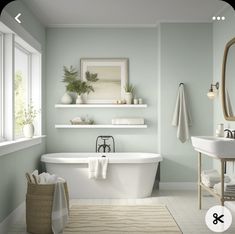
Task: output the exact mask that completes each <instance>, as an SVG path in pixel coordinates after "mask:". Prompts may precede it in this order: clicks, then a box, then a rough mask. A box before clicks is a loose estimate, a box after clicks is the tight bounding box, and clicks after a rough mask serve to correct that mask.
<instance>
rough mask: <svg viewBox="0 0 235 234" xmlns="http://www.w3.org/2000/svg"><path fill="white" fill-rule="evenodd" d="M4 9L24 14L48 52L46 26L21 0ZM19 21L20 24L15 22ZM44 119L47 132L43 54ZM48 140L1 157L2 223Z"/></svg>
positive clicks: (22, 196) (22, 195)
mask: <svg viewBox="0 0 235 234" xmlns="http://www.w3.org/2000/svg"><path fill="white" fill-rule="evenodd" d="M5 10H6V11H7V12H8V13H9V14H10V15H11V16H12V17H15V16H16V14H18V13H19V12H21V13H22V18H21V19H22V24H21V25H22V26H23V27H24V29H25V30H26V31H28V32H29V33H30V34H31V35H32V36H33V37H34V38H35V39H36V40H38V42H39V43H40V44H41V45H42V50H43V51H45V30H44V27H43V26H42V25H41V24H40V23H39V22H38V21H37V20H36V19H35V18H34V17H33V15H32V14H31V13H30V11H29V10H28V9H27V8H26V7H25V6H24V4H23V3H21V2H20V1H17V2H13V3H10V4H8V5H7V7H6V8H5ZM16 24H17V23H16ZM42 79H43V80H42V89H43V94H42V97H43V99H42V120H43V134H45V112H44V109H45V92H44V90H45V57H44V52H43V54H42ZM45 148H46V143H45V140H42V144H40V145H36V146H34V147H31V148H27V149H25V150H21V151H18V152H15V153H12V154H8V155H4V156H0V223H1V222H2V221H3V220H4V219H5V218H6V217H7V216H8V215H9V214H10V213H11V212H12V211H13V210H14V209H15V208H16V207H17V206H19V205H20V204H21V203H22V202H23V201H24V200H25V193H26V179H25V172H27V171H33V170H34V169H35V168H38V167H39V159H40V155H41V154H43V153H44V152H45Z"/></svg>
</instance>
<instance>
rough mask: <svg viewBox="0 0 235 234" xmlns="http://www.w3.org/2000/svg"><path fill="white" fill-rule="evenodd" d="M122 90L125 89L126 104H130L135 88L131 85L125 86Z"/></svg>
mask: <svg viewBox="0 0 235 234" xmlns="http://www.w3.org/2000/svg"><path fill="white" fill-rule="evenodd" d="M124 89H125V101H126V104H132V99H133V93H134V90H135V87H134V86H133V85H132V84H126V85H125V87H124Z"/></svg>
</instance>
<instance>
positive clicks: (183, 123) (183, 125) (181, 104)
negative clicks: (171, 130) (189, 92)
mask: <svg viewBox="0 0 235 234" xmlns="http://www.w3.org/2000/svg"><path fill="white" fill-rule="evenodd" d="M185 99H186V98H185V94H184V85H182V84H181V85H180V87H179V90H178V95H177V99H176V105H175V111H174V115H173V119H172V125H173V126H176V127H178V129H177V138H178V139H179V140H180V141H181V142H182V143H184V142H185V141H186V140H188V139H189V126H191V125H192V121H191V116H190V113H189V109H188V107H187V104H186V100H185Z"/></svg>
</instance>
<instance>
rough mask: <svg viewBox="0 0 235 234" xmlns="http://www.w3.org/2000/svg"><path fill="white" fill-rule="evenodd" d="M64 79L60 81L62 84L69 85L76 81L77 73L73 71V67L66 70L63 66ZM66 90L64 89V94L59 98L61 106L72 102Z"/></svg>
mask: <svg viewBox="0 0 235 234" xmlns="http://www.w3.org/2000/svg"><path fill="white" fill-rule="evenodd" d="M63 69H64V79H63V80H62V82H65V83H70V82H72V81H74V80H76V78H77V76H78V72H77V71H76V70H75V68H73V66H70V68H67V67H66V66H64V68H63ZM67 91H68V90H67V88H66V92H65V93H64V95H63V96H62V98H61V100H60V101H61V103H63V104H71V103H72V102H73V98H72V97H71V96H70V94H69V93H68V92H67Z"/></svg>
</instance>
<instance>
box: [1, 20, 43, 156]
mask: <svg viewBox="0 0 235 234" xmlns="http://www.w3.org/2000/svg"><path fill="white" fill-rule="evenodd" d="M2 19H3V21H2V22H1V21H0V31H2V35H3V48H4V51H3V52H4V54H3V58H2V60H3V69H1V71H2V72H3V74H2V81H3V82H2V91H3V92H1V94H2V103H3V107H4V106H5V107H6V106H7V108H5V109H4V112H3V116H2V117H3V118H2V120H1V121H2V122H3V120H4V124H3V129H2V131H3V137H4V141H1V140H0V156H2V155H6V154H9V153H12V152H15V151H18V150H22V149H24V148H28V147H31V146H33V145H36V144H40V143H42V138H44V137H45V136H43V135H42V123H41V119H42V118H41V112H40V113H39V114H38V115H37V117H36V121H35V122H36V124H35V130H36V131H35V136H34V137H33V138H31V139H28V138H19V139H15V137H14V121H15V118H14V117H15V114H14V78H15V72H14V67H15V64H14V50H15V44H16V43H17V44H19V45H20V46H21V47H22V48H23V49H25V50H26V51H28V52H29V53H30V55H31V56H30V66H29V67H30V68H31V69H30V71H29V77H31V81H32V82H31V84H30V86H31V89H30V92H29V94H30V95H29V96H31V99H32V103H33V105H34V107H35V108H36V109H38V110H41V92H42V90H41V80H42V78H41V69H42V68H41V57H42V55H41V46H40V44H39V43H38V42H37V41H36V40H35V39H34V38H32V36H31V35H30V34H29V33H28V32H26V31H25V30H24V29H23V28H20V27H21V26H20V25H18V24H17V27H15V28H14V27H11V28H12V29H13V30H14V31H15V32H14V31H13V30H12V29H10V28H9V27H10V26H9V27H8V26H6V25H7V24H3V22H4V21H8V17H6V18H5V19H4V17H2ZM8 22H10V21H8ZM12 22H14V21H12ZM12 22H11V23H10V24H9V25H11V24H12ZM4 23H5V22H4ZM11 26H12V25H11ZM13 26H15V25H13ZM15 29H16V30H15ZM18 35H20V36H18ZM23 38H25V40H26V41H27V42H26V41H25V40H24V39H23ZM29 99H30V97H29ZM0 136H1V135H0Z"/></svg>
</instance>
